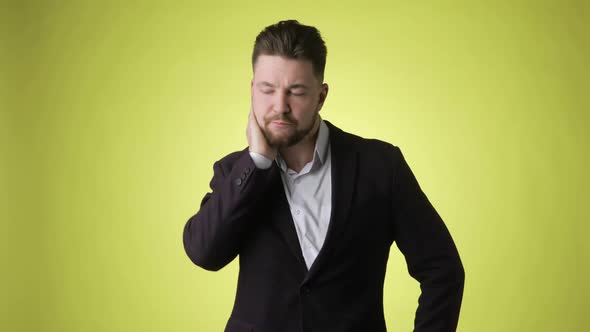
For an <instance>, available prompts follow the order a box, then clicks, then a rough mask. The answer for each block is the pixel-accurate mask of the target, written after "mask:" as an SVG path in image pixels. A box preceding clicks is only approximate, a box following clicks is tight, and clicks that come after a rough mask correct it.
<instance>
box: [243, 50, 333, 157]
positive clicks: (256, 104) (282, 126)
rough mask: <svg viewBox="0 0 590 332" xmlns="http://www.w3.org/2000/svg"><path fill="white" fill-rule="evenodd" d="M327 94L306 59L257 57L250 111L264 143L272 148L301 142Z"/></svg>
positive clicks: (315, 118)
mask: <svg viewBox="0 0 590 332" xmlns="http://www.w3.org/2000/svg"><path fill="white" fill-rule="evenodd" d="M327 94H328V85H327V84H322V83H321V82H320V81H319V80H318V79H317V77H316V76H315V75H314V72H313V65H312V64H311V62H310V61H307V60H294V59H287V58H284V57H281V56H276V55H260V56H259V57H258V59H257V61H256V64H255V66H254V78H253V79H252V83H251V96H252V110H253V111H254V115H255V116H256V119H257V120H258V124H259V125H260V129H261V130H262V132H263V134H264V136H265V137H266V140H267V141H268V142H269V144H270V145H272V146H275V147H279V148H281V147H289V146H293V145H295V144H297V143H298V142H300V141H301V140H302V139H303V138H304V137H305V136H306V135H308V134H309V133H310V132H311V130H312V129H313V128H314V124H315V123H316V121H317V120H318V113H319V111H320V109H321V107H322V105H323V103H324V100H325V99H326V96H327Z"/></svg>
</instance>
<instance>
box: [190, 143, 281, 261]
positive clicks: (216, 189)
mask: <svg viewBox="0 0 590 332" xmlns="http://www.w3.org/2000/svg"><path fill="white" fill-rule="evenodd" d="M213 171H214V175H213V179H212V180H211V183H210V186H211V189H212V192H211V193H207V194H206V195H205V197H204V198H203V200H202V201H201V207H200V210H199V212H197V214H195V215H194V216H192V217H191V218H190V219H189V220H188V222H187V223H186V225H185V227H184V232H183V243H184V249H185V251H186V253H187V255H188V256H189V258H190V259H191V260H192V261H193V263H195V264H196V265H198V266H200V267H202V268H204V269H207V270H211V271H216V270H219V269H221V268H222V267H224V266H225V265H227V264H228V263H229V262H231V261H232V260H233V259H234V258H235V257H236V256H237V255H238V253H239V247H240V243H241V240H242V238H243V237H244V236H245V234H247V233H248V231H249V230H251V229H252V228H253V227H255V223H256V221H257V220H255V219H256V218H255V212H256V210H257V209H258V207H259V205H260V204H258V203H260V202H263V201H264V196H265V193H266V191H267V190H268V188H269V186H270V185H271V184H272V182H273V180H276V177H277V173H276V172H275V171H273V169H272V168H268V169H260V168H257V167H256V165H255V163H254V161H253V160H252V157H251V156H250V154H249V153H248V151H246V150H244V151H242V152H240V155H239V157H238V159H237V160H236V161H235V163H233V165H232V167H231V169H227V170H224V168H223V167H222V164H221V163H220V162H216V163H215V164H214V165H213Z"/></svg>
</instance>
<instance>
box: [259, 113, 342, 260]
mask: <svg viewBox="0 0 590 332" xmlns="http://www.w3.org/2000/svg"><path fill="white" fill-rule="evenodd" d="M328 131H329V129H328V126H327V125H326V124H325V123H324V120H322V119H321V118H320V128H319V132H318V137H317V139H316V144H315V151H314V154H313V159H312V160H311V161H310V162H308V163H307V164H306V165H305V166H303V168H302V169H301V171H300V172H299V173H297V172H295V171H293V170H292V169H290V168H288V167H287V163H286V162H285V161H284V160H283V158H282V157H281V156H280V154H278V155H277V158H276V159H275V162H276V163H277V165H278V166H279V168H280V169H281V179H282V180H283V187H284V189H285V196H287V201H288V202H289V207H290V209H291V215H292V216H293V221H294V222H295V229H296V230H297V236H298V238H299V244H300V245H301V252H302V253H303V258H304V259H305V264H306V265H307V268H308V269H309V268H310V267H311V265H312V263H313V262H314V260H315V259H316V257H317V255H318V253H319V252H320V249H321V248H322V245H323V244H324V239H325V238H326V232H327V231H328V224H329V222H330V214H331V212H332V172H331V170H332V166H331V165H332V164H331V159H332V158H331V152H330V142H329V135H328ZM250 156H251V157H252V160H253V161H254V164H255V165H256V167H257V168H269V167H270V166H271V165H272V160H270V159H268V158H266V157H265V156H263V155H261V154H258V153H256V152H250Z"/></svg>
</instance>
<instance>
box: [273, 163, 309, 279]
mask: <svg viewBox="0 0 590 332" xmlns="http://www.w3.org/2000/svg"><path fill="white" fill-rule="evenodd" d="M272 167H273V172H276V173H277V174H276V177H277V178H278V181H275V184H274V187H273V190H272V192H271V195H272V196H271V197H274V198H275V202H276V204H273V209H272V211H273V216H271V221H272V222H273V224H274V225H275V226H276V227H277V228H278V230H279V233H281V235H282V237H283V239H284V240H285V242H286V243H287V246H288V247H289V250H290V251H291V253H293V255H294V256H295V258H296V259H297V261H298V262H299V263H300V265H301V266H302V267H303V268H304V269H305V273H307V265H306V264H305V259H304V258H303V253H302V252H301V245H300V244H299V238H298V237H297V230H295V224H294V221H293V216H291V209H290V208H289V202H288V201H287V197H286V196H285V189H284V188H283V181H282V179H281V175H280V172H281V170H280V169H279V167H278V166H277V165H276V163H274V162H273V166H272Z"/></svg>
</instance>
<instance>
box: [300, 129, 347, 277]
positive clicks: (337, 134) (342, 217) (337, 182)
mask: <svg viewBox="0 0 590 332" xmlns="http://www.w3.org/2000/svg"><path fill="white" fill-rule="evenodd" d="M324 121H325V120H324ZM325 122H326V124H327V125H328V128H329V129H330V151H331V158H332V172H331V175H332V181H331V182H332V212H331V215H330V222H329V225H328V231H327V234H326V239H325V240H324V244H323V246H322V248H321V249H320V252H319V253H318V256H317V257H316V259H315V261H314V262H313V264H312V265H311V267H310V269H309V272H308V274H307V275H306V277H305V280H304V282H305V281H307V280H308V279H310V278H312V277H313V275H315V274H316V273H317V271H318V270H319V269H321V267H322V265H323V264H324V262H325V261H326V259H327V258H328V256H329V254H330V251H331V250H332V249H333V248H334V247H335V246H336V245H337V241H338V236H339V235H340V233H341V232H342V231H343V230H344V229H345V228H346V227H345V226H346V223H347V222H348V219H349V218H348V216H349V211H350V207H351V205H352V204H351V203H352V198H353V194H354V189H355V184H356V175H357V171H356V170H357V152H356V150H355V149H354V147H353V146H351V143H350V142H349V141H348V140H347V137H346V133H344V132H343V131H342V130H340V129H339V128H337V127H335V126H334V125H333V124H331V123H330V122H328V121H325ZM291 221H292V219H291ZM295 238H296V240H297V235H296V234H295ZM297 241H298V240H297ZM297 245H299V243H298V242H297ZM299 252H301V249H299Z"/></svg>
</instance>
